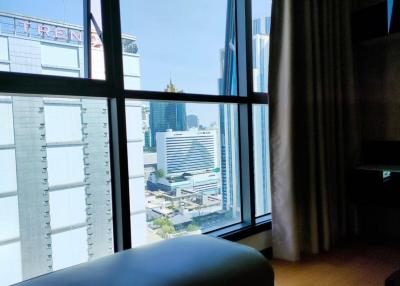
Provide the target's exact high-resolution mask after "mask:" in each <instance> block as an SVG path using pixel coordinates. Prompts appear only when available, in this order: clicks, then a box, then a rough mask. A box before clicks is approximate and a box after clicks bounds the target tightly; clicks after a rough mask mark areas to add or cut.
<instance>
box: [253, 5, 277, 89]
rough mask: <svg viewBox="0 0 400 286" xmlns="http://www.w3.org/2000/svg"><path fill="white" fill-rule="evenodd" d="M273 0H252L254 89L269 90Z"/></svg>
mask: <svg viewBox="0 0 400 286" xmlns="http://www.w3.org/2000/svg"><path fill="white" fill-rule="evenodd" d="M271 7H272V0H252V19H253V41H252V44H253V89H254V91H255V92H264V93H266V92H268V66H269V43H270V31H271Z"/></svg>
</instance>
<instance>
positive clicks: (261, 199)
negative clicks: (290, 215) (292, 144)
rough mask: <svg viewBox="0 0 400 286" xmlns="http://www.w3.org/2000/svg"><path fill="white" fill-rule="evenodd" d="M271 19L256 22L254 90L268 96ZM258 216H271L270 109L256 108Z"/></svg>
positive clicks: (254, 121)
mask: <svg viewBox="0 0 400 286" xmlns="http://www.w3.org/2000/svg"><path fill="white" fill-rule="evenodd" d="M270 30H271V18H270V17H262V18H259V19H255V20H253V37H252V38H253V42H252V44H253V89H254V91H255V92H263V93H266V92H268V69H269V43H270ZM253 128H254V129H253V130H254V131H255V134H254V140H253V141H254V148H253V150H254V164H255V166H254V171H255V174H254V176H255V191H256V199H257V203H256V215H262V214H266V213H269V212H270V201H271V200H270V192H269V186H270V175H269V136H268V106H266V105H261V106H255V107H254V108H253Z"/></svg>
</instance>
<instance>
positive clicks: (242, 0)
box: [236, 0, 256, 225]
mask: <svg viewBox="0 0 400 286" xmlns="http://www.w3.org/2000/svg"><path fill="white" fill-rule="evenodd" d="M236 31H237V41H236V42H237V63H238V67H237V68H238V92H239V97H245V98H246V103H241V104H239V146H240V172H241V173H240V175H241V194H242V218H243V222H244V223H246V224H249V225H255V223H256V221H255V192H254V170H253V166H254V155H253V125H252V118H253V114H252V90H253V67H252V46H251V1H249V0H236Z"/></svg>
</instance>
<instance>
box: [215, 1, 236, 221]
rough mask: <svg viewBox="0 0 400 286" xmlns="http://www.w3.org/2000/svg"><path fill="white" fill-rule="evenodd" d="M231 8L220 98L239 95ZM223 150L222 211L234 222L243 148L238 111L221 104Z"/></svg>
mask: <svg viewBox="0 0 400 286" xmlns="http://www.w3.org/2000/svg"><path fill="white" fill-rule="evenodd" d="M227 5H228V7H227V20H226V38H225V47H224V49H223V50H222V51H221V55H220V59H221V74H222V75H221V79H220V80H219V89H220V94H223V95H237V74H236V30H235V26H236V17H235V1H233V0H229V1H228V4H227ZM219 116H220V120H219V121H220V122H219V123H220V146H221V147H220V148H221V176H222V207H223V209H224V210H225V211H230V212H231V215H232V217H233V218H236V217H237V216H239V214H240V180H239V176H238V174H239V165H238V162H239V161H240V160H239V146H238V144H237V142H238V121H237V107H236V106H233V105H229V104H221V105H220V108H219Z"/></svg>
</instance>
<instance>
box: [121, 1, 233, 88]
mask: <svg viewBox="0 0 400 286" xmlns="http://www.w3.org/2000/svg"><path fill="white" fill-rule="evenodd" d="M120 5H121V25H122V33H123V59H124V72H125V88H126V89H133V90H151V91H170V92H175V90H172V89H170V88H168V87H167V88H166V85H167V84H168V82H170V80H172V81H173V82H175V83H177V84H179V87H180V88H179V89H177V90H176V91H177V92H186V93H198V94H211V95H218V94H225V95H236V94H237V92H236V79H234V78H235V77H236V57H235V53H236V52H235V50H236V47H235V45H236V37H235V33H236V32H235V26H236V25H235V19H234V13H233V12H234V6H233V5H234V1H232V0H218V1H214V0H202V1H196V0H188V1H181V0H169V1H164V0H150V1H142V0H120ZM205 15H207V17H205ZM227 23H228V25H227ZM224 86H225V88H224Z"/></svg>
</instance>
